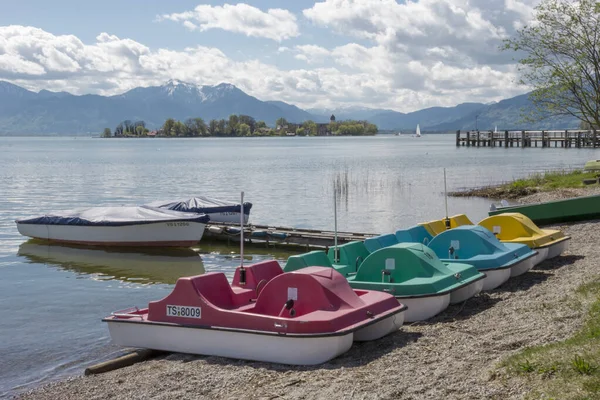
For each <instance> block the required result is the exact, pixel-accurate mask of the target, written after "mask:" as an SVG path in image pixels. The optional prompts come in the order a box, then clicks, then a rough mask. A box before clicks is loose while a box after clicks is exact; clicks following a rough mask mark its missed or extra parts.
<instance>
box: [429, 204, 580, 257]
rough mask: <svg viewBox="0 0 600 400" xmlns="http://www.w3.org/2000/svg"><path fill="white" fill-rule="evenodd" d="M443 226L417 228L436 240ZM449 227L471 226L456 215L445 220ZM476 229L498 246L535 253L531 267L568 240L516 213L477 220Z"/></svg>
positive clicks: (554, 253) (440, 223)
mask: <svg viewBox="0 0 600 400" xmlns="http://www.w3.org/2000/svg"><path fill="white" fill-rule="evenodd" d="M446 224H447V222H446V219H445V218H443V219H439V220H433V221H429V222H424V223H421V224H419V225H422V226H423V227H425V229H426V230H427V232H429V234H430V235H431V236H436V235H438V234H440V233H442V232H443V231H445V230H446V229H447V228H446ZM449 225H450V229H452V228H456V227H457V226H461V225H475V224H474V223H473V222H471V220H470V219H469V218H468V217H467V216H466V215H465V214H458V215H454V216H452V217H450V218H449ZM478 225H480V226H483V227H484V228H486V229H488V230H489V231H491V232H493V233H494V234H495V235H496V237H497V238H498V240H500V241H501V242H505V243H521V244H526V245H527V246H529V248H531V249H533V250H536V251H537V252H538V255H537V256H536V259H535V260H534V265H537V264H539V263H541V262H542V261H544V260H546V259H550V258H554V257H556V256H558V255H559V254H561V253H562V252H563V251H565V250H566V249H567V248H568V241H569V240H570V239H571V237H570V236H565V234H564V233H562V232H561V231H559V230H554V229H541V228H539V227H538V226H537V225H536V224H534V223H533V221H531V219H529V218H527V217H526V216H525V215H523V214H520V213H504V214H499V215H494V216H491V217H488V218H485V219H483V220H481V221H480V222H479V224H478Z"/></svg>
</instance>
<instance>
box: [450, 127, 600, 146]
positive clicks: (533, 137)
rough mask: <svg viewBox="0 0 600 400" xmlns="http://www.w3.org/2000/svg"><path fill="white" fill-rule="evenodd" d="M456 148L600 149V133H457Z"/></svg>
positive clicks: (585, 131) (588, 131) (576, 131)
mask: <svg viewBox="0 0 600 400" xmlns="http://www.w3.org/2000/svg"><path fill="white" fill-rule="evenodd" d="M456 146H466V147H542V148H545V147H562V148H565V149H568V148H594V149H595V148H597V147H600V132H598V131H596V130H595V129H594V130H564V131H502V132H492V131H460V130H458V131H456Z"/></svg>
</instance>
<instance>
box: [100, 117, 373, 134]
mask: <svg viewBox="0 0 600 400" xmlns="http://www.w3.org/2000/svg"><path fill="white" fill-rule="evenodd" d="M377 132H378V129H377V126H376V125H374V124H371V123H369V122H367V121H356V120H348V121H336V120H335V116H333V115H332V116H331V118H330V121H329V122H328V123H317V122H314V121H304V122H303V123H292V122H288V121H286V120H285V118H279V119H278V120H277V121H276V122H275V127H269V126H267V124H266V123H265V122H264V121H256V120H255V119H254V118H252V117H250V116H248V115H230V116H229V118H228V119H219V120H216V119H212V120H210V121H209V122H208V123H206V122H205V121H204V120H203V119H202V118H188V119H186V120H185V121H183V122H182V121H177V120H175V119H173V118H169V119H167V120H166V121H165V122H164V124H163V125H162V126H161V127H160V128H159V129H157V130H153V131H151V130H149V129H148V128H146V123H145V122H144V121H135V122H133V121H131V120H126V121H123V122H121V123H119V124H118V125H117V126H116V128H115V129H114V131H111V130H110V128H105V129H104V131H103V133H102V137H253V136H254V137H256V136H366V135H374V134H376V133H377Z"/></svg>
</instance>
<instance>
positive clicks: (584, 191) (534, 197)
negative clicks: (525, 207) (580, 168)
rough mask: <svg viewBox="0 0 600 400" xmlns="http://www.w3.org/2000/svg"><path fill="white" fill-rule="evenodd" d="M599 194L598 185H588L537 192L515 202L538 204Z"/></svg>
mask: <svg viewBox="0 0 600 400" xmlns="http://www.w3.org/2000/svg"><path fill="white" fill-rule="evenodd" d="M595 194H600V185H590V186H585V187H582V188H573V189H557V190H555V191H552V192H539V193H534V194H530V195H529V196H524V197H521V198H519V199H518V200H517V202H518V203H522V204H529V203H540V202H544V201H551V200H559V199H569V198H571V197H579V196H592V195H595Z"/></svg>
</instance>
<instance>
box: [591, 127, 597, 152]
mask: <svg viewBox="0 0 600 400" xmlns="http://www.w3.org/2000/svg"><path fill="white" fill-rule="evenodd" d="M592 139H593V140H594V144H593V145H592V147H593V148H596V146H597V144H596V143H597V141H598V140H597V137H596V130H595V129H594V133H593V136H592Z"/></svg>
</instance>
